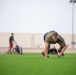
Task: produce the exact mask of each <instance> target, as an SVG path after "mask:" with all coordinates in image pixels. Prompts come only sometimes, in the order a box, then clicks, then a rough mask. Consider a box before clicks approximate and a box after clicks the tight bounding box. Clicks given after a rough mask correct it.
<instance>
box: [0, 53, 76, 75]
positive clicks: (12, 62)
mask: <svg viewBox="0 0 76 75" xmlns="http://www.w3.org/2000/svg"><path fill="white" fill-rule="evenodd" d="M0 75H76V54H65V56H64V57H60V58H59V57H57V56H56V55H50V58H49V59H44V57H43V56H42V55H41V54H23V55H16V54H3V55H2V54H1V55H0Z"/></svg>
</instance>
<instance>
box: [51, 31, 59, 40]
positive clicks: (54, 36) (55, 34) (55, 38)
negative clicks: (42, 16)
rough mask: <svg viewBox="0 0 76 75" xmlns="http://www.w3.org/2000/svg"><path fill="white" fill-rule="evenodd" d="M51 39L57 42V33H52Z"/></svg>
mask: <svg viewBox="0 0 76 75" xmlns="http://www.w3.org/2000/svg"><path fill="white" fill-rule="evenodd" d="M52 39H53V41H54V42H56V41H57V40H58V33H57V32H54V33H53V35H52Z"/></svg>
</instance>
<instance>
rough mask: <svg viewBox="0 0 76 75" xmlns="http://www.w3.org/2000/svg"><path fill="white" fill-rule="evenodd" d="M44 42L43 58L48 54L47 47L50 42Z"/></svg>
mask: <svg viewBox="0 0 76 75" xmlns="http://www.w3.org/2000/svg"><path fill="white" fill-rule="evenodd" d="M44 43H45V47H44V54H45V58H47V56H48V53H47V52H48V49H49V48H50V44H49V43H47V42H44Z"/></svg>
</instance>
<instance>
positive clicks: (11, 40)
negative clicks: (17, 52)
mask: <svg viewBox="0 0 76 75" xmlns="http://www.w3.org/2000/svg"><path fill="white" fill-rule="evenodd" d="M13 42H15V44H17V42H16V41H15V40H14V33H11V36H10V37H9V50H8V53H12V51H11V49H12V48H13Z"/></svg>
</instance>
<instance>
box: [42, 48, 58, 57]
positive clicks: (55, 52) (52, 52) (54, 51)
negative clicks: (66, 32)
mask: <svg viewBox="0 0 76 75" xmlns="http://www.w3.org/2000/svg"><path fill="white" fill-rule="evenodd" d="M47 53H48V54H57V53H58V52H57V49H56V48H55V47H53V48H51V49H49V50H48V52H47ZM42 55H43V56H45V54H44V51H42ZM48 57H49V56H48Z"/></svg>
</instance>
